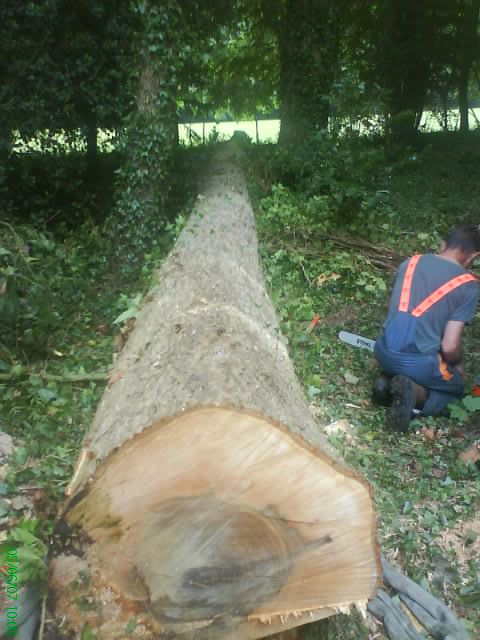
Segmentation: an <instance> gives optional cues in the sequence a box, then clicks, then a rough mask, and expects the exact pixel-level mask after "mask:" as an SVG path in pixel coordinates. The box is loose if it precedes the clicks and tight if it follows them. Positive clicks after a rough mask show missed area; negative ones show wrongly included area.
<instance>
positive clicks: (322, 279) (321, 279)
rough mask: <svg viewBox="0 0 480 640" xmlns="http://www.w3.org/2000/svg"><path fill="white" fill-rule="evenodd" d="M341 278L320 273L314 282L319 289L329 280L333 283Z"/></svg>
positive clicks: (337, 274) (331, 274) (337, 275)
mask: <svg viewBox="0 0 480 640" xmlns="http://www.w3.org/2000/svg"><path fill="white" fill-rule="evenodd" d="M340 277H341V275H340V274H339V273H335V272H333V273H330V274H329V275H327V274H326V273H321V274H320V275H319V276H318V278H317V279H316V280H315V284H316V285H317V287H321V286H322V285H324V284H325V283H327V282H330V281H331V280H333V281H335V280H338V279H339V278H340Z"/></svg>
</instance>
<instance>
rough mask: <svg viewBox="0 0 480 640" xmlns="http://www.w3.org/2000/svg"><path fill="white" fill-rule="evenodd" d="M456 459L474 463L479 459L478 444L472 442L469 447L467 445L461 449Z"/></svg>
mask: <svg viewBox="0 0 480 640" xmlns="http://www.w3.org/2000/svg"><path fill="white" fill-rule="evenodd" d="M458 459H459V460H461V461H462V462H465V464H468V463H469V462H471V463H472V464H475V463H476V462H478V461H479V460H480V445H479V444H472V446H471V447H468V449H465V451H462V453H461V454H460V455H459V456H458Z"/></svg>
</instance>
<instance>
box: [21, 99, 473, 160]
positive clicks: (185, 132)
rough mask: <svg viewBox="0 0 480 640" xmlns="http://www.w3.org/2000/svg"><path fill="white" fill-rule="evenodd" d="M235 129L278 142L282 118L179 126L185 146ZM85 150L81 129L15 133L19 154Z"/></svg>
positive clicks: (375, 122) (433, 118)
mask: <svg viewBox="0 0 480 640" xmlns="http://www.w3.org/2000/svg"><path fill="white" fill-rule="evenodd" d="M469 114H470V127H471V128H472V129H475V128H478V127H479V125H480V108H476V109H470V111H469ZM445 118H446V119H447V124H448V130H449V131H455V130H458V128H459V122H460V116H459V112H458V110H457V109H451V110H449V111H448V112H447V114H439V113H436V112H433V111H425V112H424V114H423V117H422V121H421V124H420V127H419V129H420V131H424V132H430V131H441V130H442V129H444V128H445V127H444V120H445ZM345 127H346V129H349V130H354V131H358V132H359V133H361V134H363V133H371V132H372V131H375V129H376V128H377V129H378V130H380V128H381V122H380V118H379V117H378V116H373V117H372V118H370V119H369V125H368V126H367V125H365V124H362V123H361V122H356V123H350V124H348V125H345ZM234 131H244V132H245V133H246V134H247V135H248V137H249V138H250V140H251V141H252V142H256V143H265V142H273V143H275V142H277V140H278V134H279V131H280V120H278V119H272V120H263V119H262V120H238V121H234V122H232V121H229V122H223V121H208V122H195V123H184V124H180V125H179V127H178V132H179V139H180V142H181V143H182V144H184V145H191V144H194V145H195V144H204V143H206V142H209V141H211V140H228V139H229V138H231V137H232V135H233V133H234ZM98 145H99V149H100V150H101V151H106V152H108V151H112V150H113V149H115V146H116V136H115V132H113V131H109V130H105V129H99V131H98ZM84 149H85V140H84V137H83V136H82V135H81V132H80V130H79V131H78V132H77V133H76V135H75V134H74V133H72V132H70V133H69V136H68V137H67V136H65V135H64V134H62V133H61V132H56V133H50V132H48V131H44V132H40V133H38V134H37V135H36V136H35V137H33V138H30V139H23V138H21V137H20V136H19V135H17V136H16V141H15V145H14V150H15V151H16V152H17V153H25V152H28V151H82V150H84Z"/></svg>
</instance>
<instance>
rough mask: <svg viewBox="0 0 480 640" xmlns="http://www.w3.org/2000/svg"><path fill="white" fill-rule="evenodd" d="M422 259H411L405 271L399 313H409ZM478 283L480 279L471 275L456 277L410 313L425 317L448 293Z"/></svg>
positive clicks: (417, 257)
mask: <svg viewBox="0 0 480 640" xmlns="http://www.w3.org/2000/svg"><path fill="white" fill-rule="evenodd" d="M421 257H422V256H420V255H417V256H413V257H412V258H410V261H409V263H408V265H407V269H406V271H405V277H404V278H403V283H402V292H401V294H400V302H399V305H398V310H399V311H404V312H406V313H408V312H409V311H408V307H409V305H410V291H411V289H412V282H413V274H414V273H415V268H416V266H417V264H418V261H419V260H420V258H421ZM476 281H478V278H476V277H475V276H474V275H472V274H471V273H463V274H462V275H460V276H456V277H455V278H452V279H451V280H448V281H447V282H445V284H442V285H441V286H440V287H438V289H435V291H433V292H432V293H431V294H430V295H429V296H427V297H426V298H425V299H424V300H422V302H420V304H418V305H417V306H416V307H415V309H413V310H412V311H410V313H411V315H412V316H414V317H415V318H419V317H420V316H423V314H424V313H425V312H426V311H428V310H429V309H430V307H433V305H434V304H436V303H437V302H438V301H439V300H441V299H442V298H443V297H445V296H446V295H447V294H448V293H450V292H451V291H453V290H454V289H456V288H457V287H460V286H461V285H462V284H465V283H466V282H476Z"/></svg>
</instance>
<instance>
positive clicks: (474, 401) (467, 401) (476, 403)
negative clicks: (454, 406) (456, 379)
mask: <svg viewBox="0 0 480 640" xmlns="http://www.w3.org/2000/svg"><path fill="white" fill-rule="evenodd" d="M463 406H464V407H465V409H466V410H467V411H469V412H470V413H473V412H474V411H479V410H480V398H478V397H473V396H466V397H465V398H464V399H463Z"/></svg>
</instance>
